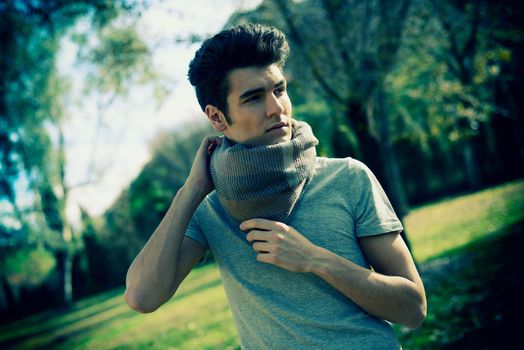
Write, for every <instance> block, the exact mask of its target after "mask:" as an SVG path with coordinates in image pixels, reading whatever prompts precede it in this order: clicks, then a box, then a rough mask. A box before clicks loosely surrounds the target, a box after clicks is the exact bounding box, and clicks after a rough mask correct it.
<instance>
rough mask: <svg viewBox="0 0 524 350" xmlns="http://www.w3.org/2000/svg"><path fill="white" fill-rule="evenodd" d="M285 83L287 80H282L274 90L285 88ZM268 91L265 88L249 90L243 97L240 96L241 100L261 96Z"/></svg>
mask: <svg viewBox="0 0 524 350" xmlns="http://www.w3.org/2000/svg"><path fill="white" fill-rule="evenodd" d="M284 83H285V80H284V79H282V80H280V81H279V82H278V83H276V84H275V86H274V87H273V88H279V87H281V86H283V85H284ZM264 91H266V89H265V88H263V87H259V88H256V89H251V90H247V91H246V92H244V93H243V94H242V95H240V97H239V99H241V100H243V99H245V98H248V97H250V96H253V95H256V94H259V93H262V92H264Z"/></svg>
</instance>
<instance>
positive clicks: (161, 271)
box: [125, 186, 203, 312]
mask: <svg viewBox="0 0 524 350" xmlns="http://www.w3.org/2000/svg"><path fill="white" fill-rule="evenodd" d="M202 198H203V195H202V194H201V193H199V192H198V191H196V190H194V189H193V188H192V187H190V186H187V187H186V186H184V187H182V188H181V189H180V190H179V191H178V193H177V194H176V196H175V198H174V199H173V202H172V203H171V206H170V207H169V210H168V211H167V213H166V215H165V216H164V218H163V219H162V221H161V222H160V224H159V225H158V227H157V228H156V230H155V231H154V232H153V234H152V236H151V237H150V239H149V240H148V242H147V243H146V245H145V246H144V248H143V249H142V250H141V251H140V253H139V254H138V255H137V257H136V258H135V260H134V261H133V263H132V264H131V266H130V268H129V270H128V273H127V276H126V296H125V297H126V301H127V302H128V304H130V305H131V307H133V308H134V309H137V310H139V311H142V312H150V311H154V310H155V309H156V308H158V307H159V306H160V305H162V304H163V303H164V302H165V301H167V300H168V299H169V298H170V297H171V296H172V295H173V293H174V292H175V290H176V288H177V287H178V286H177V285H176V282H177V278H176V277H177V262H178V259H179V250H180V246H181V243H182V240H183V238H184V234H185V231H186V229H187V226H188V223H189V220H190V219H191V216H192V215H193V213H194V211H195V209H196V207H197V206H198V204H199V203H200V202H201V200H202Z"/></svg>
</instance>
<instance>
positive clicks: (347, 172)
mask: <svg viewBox="0 0 524 350" xmlns="http://www.w3.org/2000/svg"><path fill="white" fill-rule="evenodd" d="M315 172H316V173H317V174H340V175H342V176H346V177H351V178H355V177H363V178H366V177H368V176H369V174H371V171H370V170H369V168H368V167H367V166H366V165H365V164H364V163H362V162H361V161H359V160H357V159H354V158H351V157H347V158H327V157H317V162H316V167H315Z"/></svg>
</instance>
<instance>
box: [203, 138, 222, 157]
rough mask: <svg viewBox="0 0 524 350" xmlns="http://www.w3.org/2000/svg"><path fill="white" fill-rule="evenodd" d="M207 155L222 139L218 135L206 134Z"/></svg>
mask: <svg viewBox="0 0 524 350" xmlns="http://www.w3.org/2000/svg"><path fill="white" fill-rule="evenodd" d="M206 141H207V155H208V156H209V155H211V153H213V151H214V150H215V148H217V146H218V145H220V144H221V143H222V139H221V138H220V137H218V136H208V137H207V139H206Z"/></svg>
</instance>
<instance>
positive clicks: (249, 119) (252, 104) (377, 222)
mask: <svg viewBox="0 0 524 350" xmlns="http://www.w3.org/2000/svg"><path fill="white" fill-rule="evenodd" d="M288 52H289V48H288V45H287V43H286V40H285V37H284V35H283V34H282V33H281V32H280V31H278V30H276V29H274V28H268V27H264V26H260V25H243V26H238V27H235V28H232V29H230V30H226V31H223V32H221V33H219V34H217V35H216V36H214V37H213V38H211V39H209V40H207V41H205V42H204V44H203V45H202V47H201V48H200V49H199V50H198V52H197V53H196V55H195V58H194V59H193V61H192V62H191V64H190V69H189V79H190V81H191V83H192V84H193V85H194V86H195V89H196V93H197V97H198V100H199V103H200V105H201V106H202V109H203V110H204V111H205V113H206V115H207V117H208V119H209V121H210V122H211V124H212V125H213V127H214V128H215V129H216V130H217V131H219V132H221V133H222V134H223V135H224V137H221V138H217V137H208V138H206V139H205V140H204V141H203V142H202V144H201V146H200V148H199V150H198V152H197V155H196V158H195V160H194V163H193V166H192V169H191V172H190V174H189V176H188V178H187V181H186V183H185V185H184V186H183V187H182V188H181V189H180V190H179V191H178V193H177V195H176V196H175V198H174V200H173V202H172V204H171V206H170V208H169V210H168V212H167V213H166V215H165V217H164V218H163V220H162V222H161V223H160V224H159V226H158V228H157V229H156V230H155V232H154V233H153V235H152V236H151V238H150V240H149V241H148V242H147V244H146V245H145V247H144V248H143V249H142V251H141V252H140V253H139V254H138V256H137V257H136V259H135V261H134V262H133V264H132V265H131V267H130V269H129V272H128V275H127V281H126V282H127V289H126V300H127V302H128V304H129V305H130V306H131V307H132V308H133V309H135V310H138V311H140V312H152V311H154V310H156V309H157V308H158V307H159V306H161V305H162V304H163V303H165V302H166V301H167V300H169V299H170V298H171V297H172V296H173V294H174V293H175V291H176V290H177V288H178V286H179V285H180V283H181V282H182V280H183V279H184V278H185V277H186V276H187V274H188V273H189V272H190V270H191V268H192V267H193V266H194V265H195V263H196V262H198V261H199V259H200V258H201V257H202V256H203V254H204V252H205V251H206V250H207V249H210V250H211V252H212V253H213V255H214V258H215V260H216V262H217V265H218V267H219V269H220V273H221V277H222V281H223V284H224V287H225V290H226V294H227V297H228V300H229V303H230V305H231V310H232V313H233V317H234V321H235V324H236V326H237V329H238V333H239V337H240V343H241V346H242V348H243V349H398V348H399V347H400V346H399V344H398V341H397V340H396V338H395V335H394V332H393V331H392V328H391V326H390V324H389V322H395V323H401V324H403V325H405V326H407V327H411V328H416V327H418V326H419V325H420V324H421V323H422V322H423V320H424V318H425V315H426V297H425V292H424V287H423V285H422V282H421V279H420V277H419V274H418V272H417V270H416V268H415V265H414V263H413V259H412V257H411V255H410V253H409V251H408V249H407V247H406V245H405V244H404V242H403V240H402V239H401V238H400V235H399V232H401V230H402V226H401V224H400V222H399V220H398V219H397V217H396V215H395V213H394V211H393V209H392V208H391V205H390V203H389V201H388V199H387V197H386V195H385V194H384V191H383V190H382V188H381V187H380V185H379V183H378V182H377V180H376V179H375V177H374V176H373V174H372V173H371V172H370V171H369V169H368V168H367V167H366V166H365V165H363V164H362V163H360V162H358V161H356V160H354V159H351V158H347V159H328V158H321V157H316V153H315V145H316V144H317V140H316V138H315V137H314V136H313V133H312V131H311V129H310V128H309V126H308V125H307V124H305V123H303V122H298V121H296V120H294V119H292V117H291V116H292V106H291V101H290V100H289V97H288V95H287V93H286V79H285V78H284V75H283V72H282V67H283V64H284V61H285V59H286V57H287V55H288ZM385 320H386V321H389V322H386V321H385Z"/></svg>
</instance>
